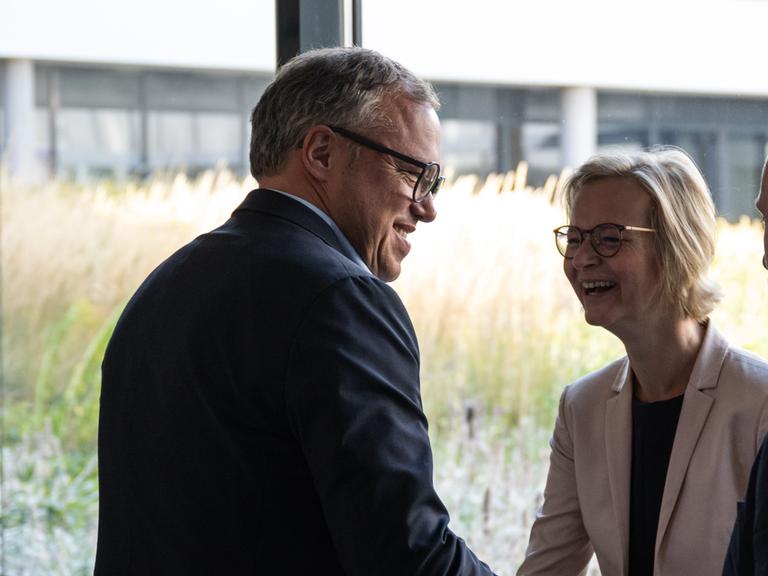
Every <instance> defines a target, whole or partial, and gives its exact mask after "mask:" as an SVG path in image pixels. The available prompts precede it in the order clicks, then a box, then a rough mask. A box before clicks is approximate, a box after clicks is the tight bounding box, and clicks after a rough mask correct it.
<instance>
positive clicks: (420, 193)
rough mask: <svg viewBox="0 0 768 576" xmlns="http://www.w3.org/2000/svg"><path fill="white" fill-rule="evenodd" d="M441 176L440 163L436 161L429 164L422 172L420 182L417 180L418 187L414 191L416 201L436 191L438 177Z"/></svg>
mask: <svg viewBox="0 0 768 576" xmlns="http://www.w3.org/2000/svg"><path fill="white" fill-rule="evenodd" d="M439 178H440V165H439V164H435V163H430V164H427V165H426V166H425V167H424V170H422V172H421V176H420V177H419V180H418V182H416V188H415V189H414V191H413V199H414V200H415V201H416V202H421V201H422V200H424V199H425V198H426V197H427V196H429V194H430V192H432V193H436V192H437V190H434V192H433V189H434V188H435V187H436V185H437V182H438V179H439Z"/></svg>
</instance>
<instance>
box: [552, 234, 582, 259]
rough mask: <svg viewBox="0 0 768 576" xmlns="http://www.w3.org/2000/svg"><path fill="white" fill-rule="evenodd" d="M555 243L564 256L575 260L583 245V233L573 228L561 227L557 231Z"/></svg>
mask: <svg viewBox="0 0 768 576" xmlns="http://www.w3.org/2000/svg"><path fill="white" fill-rule="evenodd" d="M555 243H556V244H557V250H558V252H560V254H561V255H562V256H565V257H566V258H573V255H574V254H575V253H576V250H577V249H578V247H579V245H580V244H581V232H579V229H578V228H574V227H572V226H561V227H560V228H558V229H557V230H555Z"/></svg>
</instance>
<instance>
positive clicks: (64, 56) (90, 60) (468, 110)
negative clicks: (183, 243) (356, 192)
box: [0, 0, 768, 218]
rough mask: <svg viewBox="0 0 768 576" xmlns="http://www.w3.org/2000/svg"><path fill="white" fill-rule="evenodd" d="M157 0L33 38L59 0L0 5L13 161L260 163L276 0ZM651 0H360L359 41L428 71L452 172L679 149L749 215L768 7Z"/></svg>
mask: <svg viewBox="0 0 768 576" xmlns="http://www.w3.org/2000/svg"><path fill="white" fill-rule="evenodd" d="M156 4H157V3H155V4H152V3H150V2H149V0H138V1H137V2H136V3H134V5H133V7H132V8H131V9H127V8H125V7H123V8H122V10H123V11H122V12H118V13H114V14H112V13H110V14H101V13H98V10H99V9H98V8H96V7H97V6H100V5H98V4H96V3H93V2H90V1H89V0H73V1H72V2H70V3H67V10H68V12H67V18H68V20H67V22H71V24H67V26H66V27H64V28H63V29H59V28H55V27H52V28H51V31H49V33H48V34H25V33H24V32H25V30H34V28H35V27H36V26H38V27H39V25H40V24H39V23H40V16H39V15H40V14H49V17H50V18H51V19H52V20H55V18H56V11H57V10H62V8H61V7H60V6H58V5H57V4H56V3H54V2H53V1H52V0H28V2H27V3H25V4H24V7H21V8H18V9H16V8H14V10H11V11H9V9H8V8H3V7H2V5H0V12H3V13H4V14H10V17H4V18H0V112H1V113H0V135H2V138H0V147H1V148H0V154H2V157H3V159H4V161H5V163H6V165H7V166H8V167H9V171H10V172H11V173H13V172H18V173H25V174H33V175H34V177H35V178H38V179H39V178H44V177H48V176H52V177H56V178H64V179H76V180H88V179H94V178H118V179H122V178H134V177H143V176H145V175H147V174H149V173H151V172H153V171H156V170H186V171H189V172H193V173H194V172H197V171H199V170H202V169H206V168H209V167H211V166H224V165H226V166H228V167H230V168H231V169H233V170H235V171H237V172H241V173H246V172H247V169H248V166H247V149H248V139H249V126H248V118H249V113H250V110H251V108H252V107H253V105H254V104H255V102H256V101H257V100H258V98H259V96H260V94H261V92H262V91H263V89H264V87H265V86H266V84H267V83H268V82H269V80H270V79H271V77H272V76H273V74H274V62H275V11H274V8H275V6H274V3H273V2H272V1H271V0H260V1H257V2H251V3H245V2H242V1H241V0H220V2H218V3H217V6H216V7H215V8H216V9H215V10H212V7H211V6H208V7H205V6H203V7H194V6H189V5H188V4H182V3H180V2H175V1H173V2H167V3H163V6H164V8H163V9H162V10H160V9H158V8H157V6H156ZM653 4H654V3H653V2H651V3H650V4H644V5H642V6H641V5H639V4H636V3H635V4H633V3H622V2H621V1H619V2H618V3H617V2H613V3H607V2H601V1H600V0H589V1H586V2H582V3H579V4H578V5H576V6H574V5H573V3H567V2H559V1H555V0H520V1H519V2H493V1H491V0H478V1H476V2H474V3H473V6H472V7H471V9H470V8H468V7H467V5H466V4H465V3H461V4H460V5H459V4H457V5H455V6H454V5H453V4H451V3H444V2H443V3H441V2H437V1H433V0H423V1H422V2H419V3H414V2H406V1H405V0H391V1H388V2H386V3H385V2H378V1H375V0H368V1H365V0H364V2H363V45H365V46H368V47H371V48H374V49H377V50H380V51H382V52H383V53H386V54H388V55H391V56H392V57H394V58H396V59H398V60H400V61H402V62H403V63H404V64H405V65H407V66H409V67H410V68H412V69H413V70H414V71H416V72H417V73H418V74H420V75H421V76H423V77H425V78H428V79H430V80H432V81H433V83H434V84H435V86H436V88H437V90H438V92H439V94H440V98H441V101H442V103H443V105H442V109H441V110H440V116H441V120H442V122H443V136H442V148H443V150H442V152H443V163H444V164H445V165H446V166H447V167H448V170H449V171H450V172H452V173H454V174H456V173H468V172H471V173H478V174H480V175H484V174H487V173H490V172H496V171H503V170H508V169H512V168H514V167H515V166H516V165H517V163H518V162H519V161H521V160H525V161H527V162H528V164H529V166H530V169H529V181H531V182H532V183H534V184H536V183H541V182H543V179H544V178H546V176H547V175H549V174H552V173H558V172H559V171H560V170H561V169H562V168H563V167H564V166H574V165H576V164H578V163H579V162H581V161H583V160H584V159H585V158H586V157H587V156H589V154H591V153H593V152H595V151H597V150H603V149H607V148H609V147H616V146H618V147H622V148H625V149H641V148H645V147H648V146H652V145H656V144H668V145H677V146H680V147H682V148H684V149H685V150H687V151H688V152H690V153H691V154H692V156H693V157H694V159H695V160H696V161H697V163H698V164H699V166H700V167H701V169H702V171H703V172H704V174H705V176H706V177H707V180H708V182H709V183H710V185H711V187H712V190H713V194H714V196H715V199H716V202H717V204H718V208H719V210H720V212H721V213H722V214H724V215H726V216H728V217H730V218H736V217H738V216H739V215H741V214H751V213H752V199H753V197H754V194H755V191H756V189H757V186H758V181H759V175H760V167H761V162H762V159H763V158H764V157H765V155H766V153H768V75H766V76H765V78H761V77H760V76H759V74H760V73H761V70H760V67H759V64H760V59H761V57H760V56H759V52H758V50H760V49H761V48H760V42H759V38H760V36H759V35H758V33H757V30H758V29H759V22H760V18H764V19H763V20H762V21H763V22H765V21H768V2H766V1H765V0H749V1H741V2H733V1H727V0H710V1H709V2H708V3H705V4H694V3H691V2H688V1H687V0H671V1H670V2H668V3H667V4H665V5H664V6H665V10H664V12H662V13H659V12H654V5H653ZM622 6H623V8H621V9H617V7H622ZM660 6H661V4H660ZM702 6H703V7H702ZM94 11H96V12H97V13H94ZM72 14H78V15H80V17H79V18H72ZM660 14H661V15H660ZM404 15H407V17H406V16H404ZM62 17H63V16H62ZM576 22H578V25H575V23H576ZM681 22H690V23H694V22H695V23H696V26H685V27H683V26H680V23H681ZM427 24H429V26H426V25H427ZM398 28H399V29H400V30H398ZM753 31H754V34H753ZM393 32H396V33H393ZM71 38H75V39H77V41H71V40H68V39H71ZM661 40H663V42H662V41H661ZM169 46H170V47H169ZM753 62H754V65H752V63H753Z"/></svg>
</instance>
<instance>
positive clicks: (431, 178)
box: [328, 126, 445, 202]
mask: <svg viewBox="0 0 768 576" xmlns="http://www.w3.org/2000/svg"><path fill="white" fill-rule="evenodd" d="M328 127H329V128H330V129H331V130H333V131H334V132H336V133H337V134H340V135H341V136H343V137H344V138H347V139H348V140H351V141H352V142H355V143H356V144H360V145H361V146H365V147H366V148H370V149H371V150H375V151H376V152H379V153H381V154H388V155H389V156H392V157H393V158H397V159H398V160H401V161H402V162H407V163H408V164H411V165H413V166H416V167H418V168H421V172H420V173H419V176H418V178H416V183H415V184H414V185H413V201H414V202H423V201H424V200H426V199H427V197H428V196H429V195H430V194H432V196H434V195H435V194H437V193H438V191H439V190H440V187H441V186H442V185H443V182H444V181H445V178H444V177H443V176H440V164H438V163H437V162H426V163H424V162H421V161H420V160H416V159H415V158H411V157H410V156H406V155H405V154H403V153H402V152H398V151H397V150H392V149H391V148H387V147H386V146H384V145H383V144H379V143H378V142H374V141H373V140H370V139H368V138H366V137H365V136H361V135H360V134H357V133H355V132H352V131H351V130H347V129H346V128H342V127H340V126H328Z"/></svg>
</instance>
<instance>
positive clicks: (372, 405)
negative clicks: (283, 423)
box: [285, 277, 492, 576]
mask: <svg viewBox="0 0 768 576" xmlns="http://www.w3.org/2000/svg"><path fill="white" fill-rule="evenodd" d="M285 395H286V403H287V409H288V414H289V418H290V420H291V426H292V428H293V431H294V433H295V434H296V437H297V438H298V441H299V442H300V444H301V446H302V449H303V451H304V454H305V457H306V461H307V463H308V466H309V468H310V470H311V474H312V477H313V479H314V483H315V487H316V489H317V493H318V495H319V498H320V500H321V503H322V506H323V511H324V514H325V518H326V521H327V523H328V527H329V531H330V533H331V537H332V538H333V541H334V545H335V547H336V550H337V553H338V556H339V560H340V562H341V564H342V566H343V567H344V570H345V573H346V574H348V575H350V576H354V575H361V576H362V575H364V576H373V575H377V574H382V575H387V576H391V575H392V574H415V575H433V574H434V575H438V574H439V575H441V576H442V575H454V574H455V575H459V574H461V575H470V574H472V575H475V574H477V575H480V574H492V572H491V571H490V569H489V568H488V567H487V566H486V565H485V564H484V563H482V562H480V561H479V560H478V559H477V557H475V555H474V554H473V553H472V552H471V551H470V550H469V548H467V546H466V544H465V543H464V541H463V540H461V539H460V538H458V537H457V536H456V535H455V534H453V532H451V530H450V529H449V528H448V520H449V518H448V513H447V511H446V509H445V507H444V505H443V503H442V502H441V501H440V499H439V497H438V496H437V494H436V493H435V490H434V488H433V485H432V452H431V448H430V445H429V438H428V436H427V420H426V417H425V416H424V412H423V410H422V405H421V397H420V393H419V358H418V349H417V344H416V339H415V336H414V333H413V327H412V326H411V323H410V320H409V318H408V315H407V313H406V311H405V309H404V308H403V305H402V303H401V302H400V300H399V298H398V297H397V296H396V294H395V293H394V291H393V290H392V289H391V288H389V287H388V286H386V285H385V284H383V283H382V282H380V281H378V280H376V279H374V278H366V277H363V278H347V279H344V280H341V281H339V282H337V283H336V284H334V285H333V286H331V287H330V288H329V289H327V290H325V291H324V293H323V294H322V295H321V296H320V297H319V298H318V299H317V301H315V302H314V304H313V305H312V307H311V309H310V310H309V311H308V313H307V315H306V317H305V318H304V321H303V322H302V324H301V326H300V328H299V330H298V333H297V335H296V337H295V340H294V342H293V347H292V353H291V358H290V367H289V369H288V378H287V383H286V391H285Z"/></svg>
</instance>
